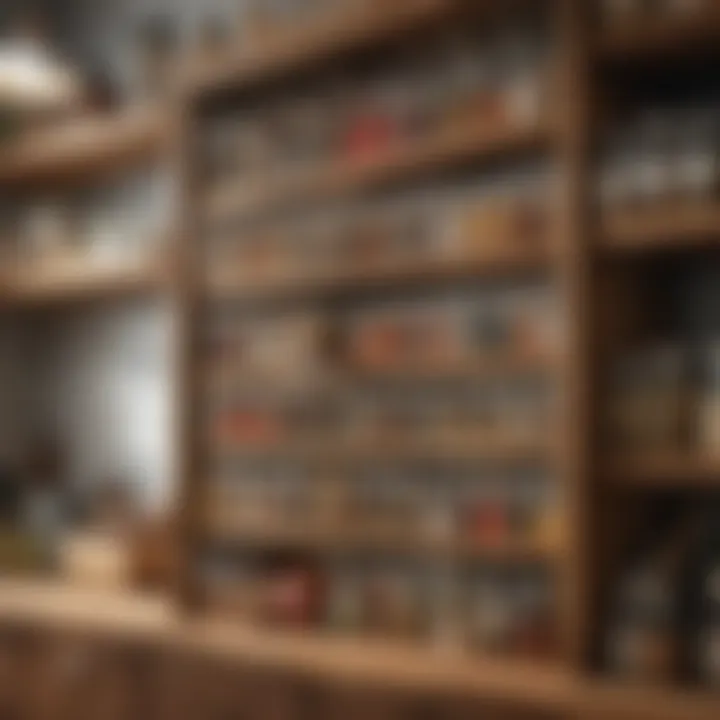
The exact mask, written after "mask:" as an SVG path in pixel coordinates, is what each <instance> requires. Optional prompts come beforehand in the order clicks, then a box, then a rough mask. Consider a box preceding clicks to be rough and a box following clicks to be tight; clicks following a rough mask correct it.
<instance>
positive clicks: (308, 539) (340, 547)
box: [208, 527, 555, 564]
mask: <svg viewBox="0 0 720 720" xmlns="http://www.w3.org/2000/svg"><path fill="white" fill-rule="evenodd" d="M208 535H209V537H210V538H211V539H212V540H213V541H214V542H219V543H224V544H236V545H241V546H243V547H244V548H246V549H247V548H251V549H254V550H265V551H271V550H282V549H294V550H298V549H299V550H305V551H319V552H331V553H353V552H372V551H379V552H383V553H392V554H396V555H425V556H427V555H434V556H438V557H450V558H455V559H465V560H483V561H486V562H496V563H500V564H504V563H513V564H529V563H546V562H548V561H551V560H552V559H553V556H554V555H555V551H554V550H553V549H552V548H551V547H550V546H549V545H541V544H539V543H537V544H534V543H531V542H517V541H515V542H511V541H504V542H497V543H494V544H488V543H486V544H483V543H481V542H474V541H471V540H440V539H432V538H428V537H422V536H421V535H419V534H418V535H415V536H413V535H410V534H408V533H402V534H400V533H397V532H394V533H378V534H374V533H372V532H368V531H366V530H363V531H358V532H349V531H348V530H339V529H338V530H334V531H327V532H324V531H322V530H317V529H310V528H303V529H300V530H293V529H292V528H288V527H284V528H277V529H272V530H267V529H264V530H262V531H259V530H255V529H248V530H244V529H243V528H241V527H231V528H222V529H221V528H210V530H209V531H208Z"/></svg>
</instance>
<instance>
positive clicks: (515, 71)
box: [203, 31, 548, 195]
mask: <svg viewBox="0 0 720 720" xmlns="http://www.w3.org/2000/svg"><path fill="white" fill-rule="evenodd" d="M430 50H431V51H430ZM547 52H548V51H547V42H546V41H545V40H544V39H543V37H542V35H541V34H538V33H535V32H527V31H514V32H508V33H503V34H502V35H500V36H498V37H490V38H488V37H484V36H482V35H479V36H477V35H476V34H475V33H473V32H472V31H467V32H464V33H463V34H462V35H454V36H451V37H447V38H445V39H444V40H443V41H442V42H434V43H433V44H432V47H431V48H430V49H429V48H423V49H422V50H420V48H413V49H412V50H411V51H410V52H409V53H407V54H406V56H405V57H403V58H398V59H397V60H395V61H394V66H390V67H389V66H388V64H387V63H385V64H383V65H382V66H379V67H377V68H375V69H372V68H371V69H367V70H364V71H363V72H361V73H356V74H355V75H354V76H350V77H348V76H342V77H336V78H334V79H326V80H324V81H322V82H320V83H319V84H316V85H314V86H312V87H308V88H306V89H304V90H302V91H301V92H300V93H299V94H297V95H296V96H295V97H291V96H288V95H287V94H283V96H282V98H281V99H277V98H272V97H270V98H267V99H266V100H264V101H260V102H258V103H255V104H253V106H252V109H249V108H247V107H241V108H240V109H238V110H235V111H234V112H233V113H228V112H226V113H224V114H222V115H220V116H216V117H213V118H210V119H209V120H208V121H207V124H206V125H205V127H204V149H203V153H204V160H205V167H206V169H207V172H208V174H209V175H210V177H211V178H214V179H215V184H220V185H222V184H223V183H227V181H228V180H229V179H231V180H232V181H233V187H235V188H236V183H242V182H245V181H247V183H248V190H250V189H252V187H253V186H254V185H255V184H256V183H257V182H258V179H259V178H263V177H265V178H271V179H273V180H279V181H285V180H286V179H287V177H288V174H291V173H292V172H293V171H295V170H298V169H300V170H301V171H302V170H303V169H305V168H307V167H308V166H309V165H312V166H316V165H317V164H318V163H334V162H343V161H348V162H354V161H359V160H360V161H363V162H365V161H369V160H371V159H373V158H378V157H381V156H382V154H383V153H384V152H385V151H387V150H388V149H389V148H391V147H394V146H397V145H398V144H399V143H400V144H402V143H404V142H407V141H412V140H415V139H421V138H422V139H424V138H428V137H436V136H439V135H443V134H448V133H449V134H451V135H452V134H454V133H457V132H467V131H475V132H476V131H477V128H478V124H480V126H482V123H486V124H488V125H490V126H492V127H495V128H497V127H500V128H505V127H507V126H508V125H510V126H518V127H526V126H534V125H535V124H536V123H537V121H538V119H539V118H540V115H541V108H542V104H543V100H544V93H545V89H546V84H547V82H546V80H545V79H544V77H543V73H544V71H545V68H546V66H547V62H545V58H546V56H547ZM233 193H234V194H235V195H237V190H236V189H235V190H233Z"/></svg>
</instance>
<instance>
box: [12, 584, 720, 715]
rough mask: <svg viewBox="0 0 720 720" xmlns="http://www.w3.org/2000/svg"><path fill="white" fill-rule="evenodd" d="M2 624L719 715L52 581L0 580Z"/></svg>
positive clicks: (261, 660)
mask: <svg viewBox="0 0 720 720" xmlns="http://www.w3.org/2000/svg"><path fill="white" fill-rule="evenodd" d="M0 622H2V623H7V624H19V625H24V624H31V625H33V626H37V627H41V628H42V627H45V628H49V629H51V630H55V629H57V630H62V631H69V632H83V633H90V634H92V635H98V636H101V637H109V638H111V639H112V638H114V637H115V638H122V639H127V640H130V641H133V640H137V641H143V642H149V643H155V644H157V645H158V646H160V647H165V648H169V649H171V650H173V652H176V651H177V652H182V651H189V652H192V653H196V654H198V655H205V656H207V657H215V658H222V659H227V660H233V659H235V660H237V661H238V662H246V663H252V664H253V665H254V666H258V665H260V666H266V667H272V668H278V669H281V670H289V671H296V672H298V673H299V674H301V675H303V676H306V677H310V678H315V679H320V680H329V681H332V682H334V683H340V684H355V683H359V684H361V685H369V686H374V687H382V688H388V689H395V690H406V691H412V690H415V689H422V691H423V692H431V693H433V692H437V693H449V694H457V695H459V696H462V697H466V698H472V697H476V698H478V699H482V700H486V701H488V702H492V703H495V702H497V703H501V704H507V705H508V706H511V707H515V708H519V709H520V708H525V709H529V710H538V711H541V712H543V711H549V712H553V711H555V712H563V711H564V712H568V711H572V710H576V711H577V712H579V713H580V716H581V717H588V718H606V717H615V716H616V717H623V718H625V717H627V718H632V719H633V720H636V719H637V720H696V719H697V720H710V718H713V720H714V719H715V718H717V717H720V697H719V696H713V695H712V694H710V693H707V692H703V691H693V690H681V689H662V688H657V687H642V686H628V685H622V684H620V683H615V682H612V681H608V680H596V679H593V678H588V679H581V678H580V677H579V676H577V675H576V674H573V673H572V672H571V671H570V670H568V669H565V668H563V667H561V666H560V665H554V664H547V663H546V664H543V663H541V662H538V663H530V662H522V661H503V660H495V659H482V658H478V657H473V656H470V655H468V654H464V653H462V652H459V651H452V650H442V649H423V648H415V647H413V646H411V645H402V644H400V643H392V642H386V641H382V640H355V639H351V638H340V637H331V636H327V635H326V636H323V635H310V634H307V635H306V634H303V633H288V632H271V631H264V630H259V629H251V628H248V627H243V626H241V625H238V624H236V623H232V622H221V621H211V620H206V619H200V620H190V619H187V618H186V619H183V618H182V617H181V616H179V615H178V614H177V613H176V611H175V610H174V608H173V606H172V604H171V603H170V602H169V601H168V600H167V599H163V598H159V597H148V596H142V595H136V594H132V593H129V592H128V593H125V592H118V593H111V592H108V591H95V590H91V589H84V588H79V587H73V586H71V585H64V584H62V583H59V582H52V581H9V580H1V581H0Z"/></svg>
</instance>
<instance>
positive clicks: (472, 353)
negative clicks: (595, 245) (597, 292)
mask: <svg viewBox="0 0 720 720" xmlns="http://www.w3.org/2000/svg"><path fill="white" fill-rule="evenodd" d="M555 301H556V298H555V295H554V293H553V291H552V289H551V288H550V287H549V286H548V285H547V284H545V283H530V284H525V285H522V286H517V287H514V286H510V287H499V286H494V285H491V286H488V288H487V289H486V290H485V291H479V290H473V291H471V292H460V293H459V292H457V291H454V292H450V293H447V294H444V295H436V296H434V297H433V296H430V297H425V298H408V299H405V300H403V301H392V302H391V301H384V302H383V301H375V302H373V303H372V304H369V305H368V304H366V305H365V306H362V307H357V308H354V309H350V310H348V311H347V312H344V313H343V312H339V313H337V314H327V315H323V314H321V313H319V312H316V311H313V310H307V311H302V310H292V311H287V312H286V313H278V312H274V313H273V312H267V311H265V312H263V311H259V312H257V311H256V312H252V311H248V309H247V308H243V307H238V306H236V305H234V304H232V303H228V304H226V305H224V306H222V307H220V308H218V311H217V312H216V313H215V314H214V316H213V319H212V324H211V327H210V328H209V330H208V338H207V357H208V362H209V363H210V365H211V368H212V370H213V371H214V372H215V373H216V375H215V376H214V377H213V382H221V384H225V382H224V381H225V380H227V381H228V382H229V383H230V384H231V385H232V383H234V382H236V381H237V380H238V379H244V380H246V381H247V380H250V381H251V382H252V383H257V382H261V381H262V380H263V379H266V380H271V381H272V382H273V383H274V384H275V385H283V384H291V385H292V384H294V382H297V381H308V382H309V381H311V380H312V379H313V378H319V377H321V376H323V375H325V376H326V377H327V374H328V373H331V372H332V371H333V369H336V370H338V371H343V370H344V369H353V368H355V369H366V370H373V371H378V372H380V373H382V371H383V370H387V371H399V370H407V371H408V372H412V371H413V369H418V370H422V369H426V370H435V371H437V372H438V373H442V372H443V371H447V372H448V373H450V374H452V372H453V371H454V370H457V369H460V370H461V371H462V369H463V368H466V369H467V368H470V367H471V366H472V365H473V363H478V364H479V365H480V368H481V367H482V361H483V360H503V361H508V362H510V363H512V361H513V360H520V361H526V360H527V361H532V362H535V361H537V362H538V364H539V365H540V364H542V362H543V361H544V360H547V359H549V358H552V357H557V355H558V353H559V345H560V339H559V338H560V333H559V324H560V318H559V312H558V310H557V307H556V304H555ZM528 364H529V363H528Z"/></svg>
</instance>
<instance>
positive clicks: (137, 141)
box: [0, 110, 167, 187]
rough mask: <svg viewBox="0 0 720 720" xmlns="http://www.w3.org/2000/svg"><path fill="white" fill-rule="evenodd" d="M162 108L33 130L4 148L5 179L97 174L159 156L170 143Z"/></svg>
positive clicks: (58, 179)
mask: <svg viewBox="0 0 720 720" xmlns="http://www.w3.org/2000/svg"><path fill="white" fill-rule="evenodd" d="M166 137H167V127H166V123H163V116H162V114H161V113H159V112H157V111H154V110H153V111H149V110H143V111H133V112H127V113H124V114H120V115H117V116H108V117H97V118H95V117H90V118H85V119H83V118H80V119H78V120H75V121H72V122H71V123H68V124H65V125H63V126H61V127H58V128H54V129H47V130H38V131H36V132H29V133H27V134H26V135H24V136H22V137H21V138H19V139H18V140H17V141H16V142H14V143H10V144H8V145H7V147H5V146H2V147H1V148H0V184H2V185H5V186H12V187H16V186H33V185H45V184H51V183H63V184H64V183H68V182H77V181H79V180H88V179H94V178H96V177H97V176H100V175H106V174H108V173H112V172H115V171H116V170H119V169H122V168H125V167H127V166H128V165H132V164H135V163H146V162H147V161H148V159H151V158H155V157H157V156H158V155H159V154H160V153H161V151H162V149H163V147H164V146H165V144H166V143H167V141H166V139H165V138H166Z"/></svg>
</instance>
